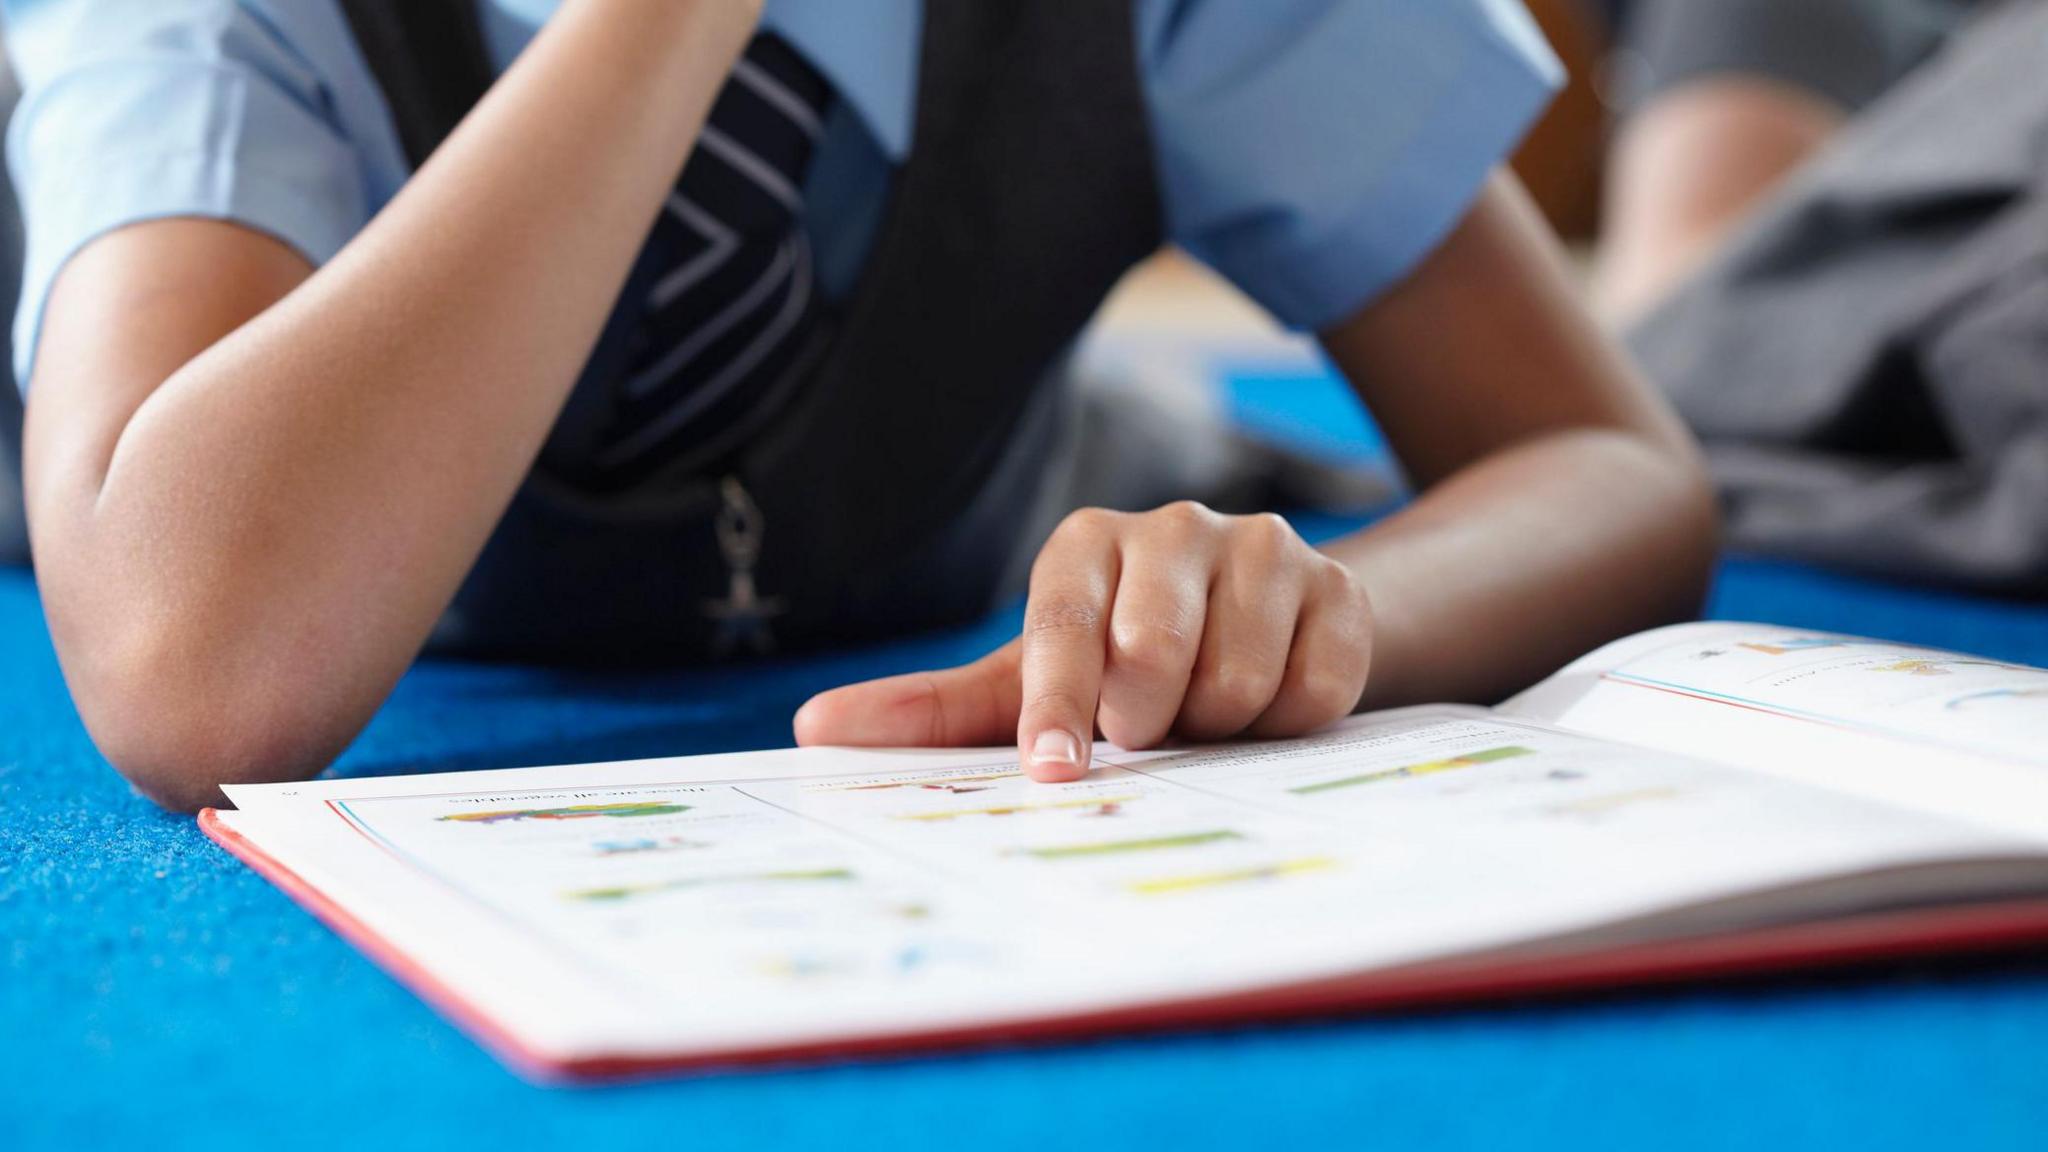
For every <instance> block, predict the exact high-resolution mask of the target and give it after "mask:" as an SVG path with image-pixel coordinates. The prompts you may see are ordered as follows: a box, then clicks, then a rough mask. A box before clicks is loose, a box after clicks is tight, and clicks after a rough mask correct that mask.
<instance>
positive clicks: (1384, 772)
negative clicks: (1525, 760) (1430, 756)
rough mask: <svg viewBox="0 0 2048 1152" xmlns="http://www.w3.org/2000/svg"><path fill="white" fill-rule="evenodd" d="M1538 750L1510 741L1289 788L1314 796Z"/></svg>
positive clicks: (1516, 756)
mask: <svg viewBox="0 0 2048 1152" xmlns="http://www.w3.org/2000/svg"><path fill="white" fill-rule="evenodd" d="M1535 754H1536V750H1535V749H1533V748H1524V747H1522V746H1521V745H1519V744H1511V745H1507V746H1504V747H1500V748H1488V749H1486V750H1484V751H1481V752H1467V753H1465V754H1464V755H1462V756H1451V757H1448V758H1446V759H1443V760H1428V761H1424V762H1422V763H1420V764H1403V765H1402V766H1400V767H1398V768H1381V769H1377V770H1375V771H1372V772H1361V773H1358V774H1357V775H1354V776H1340V777H1338V778H1337V779H1335V780H1322V781H1318V782H1316V783H1314V784H1302V785H1299V786H1297V787H1294V788H1289V789H1288V791H1289V792H1292V793H1294V794H1295V795H1296V796H1313V795H1316V794H1317V793H1320V792H1335V791H1338V790H1339V789H1344V788H1357V787H1361V786H1363V785H1367V784H1384V783H1386V782H1388V781H1390V780H1412V779H1415V778H1417V777H1421V776H1435V775H1437V774H1439V773H1443V772H1457V771H1460V770H1463V769H1466V768H1477V767H1479V766H1480V765H1482V764H1492V763H1495V762H1497V761H1501V760H1513V759H1516V758H1518V757H1522V756H1533V755H1535Z"/></svg>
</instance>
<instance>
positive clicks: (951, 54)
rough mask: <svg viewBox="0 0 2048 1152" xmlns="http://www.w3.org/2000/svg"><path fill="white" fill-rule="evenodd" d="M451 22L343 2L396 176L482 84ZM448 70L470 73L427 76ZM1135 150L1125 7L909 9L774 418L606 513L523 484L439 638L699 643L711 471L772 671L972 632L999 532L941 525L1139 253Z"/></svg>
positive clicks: (719, 569)
mask: <svg viewBox="0 0 2048 1152" xmlns="http://www.w3.org/2000/svg"><path fill="white" fill-rule="evenodd" d="M444 4H445V5H447V6H448V10H451V11H452V10H460V11H461V13H462V14H463V15H464V17H465V19H464V20H463V21H462V22H461V23H463V24H466V25H467V28H466V29H465V30H461V31H460V32H459V33H456V35H459V36H460V37H461V39H460V40H459V41H457V42H452V43H451V42H449V41H448V40H447V37H448V36H449V35H451V33H449V32H448V29H449V28H450V27H453V24H452V23H451V22H449V21H447V20H445V19H444V20H441V21H439V22H438V23H439V25H440V31H438V32H420V31H416V30H408V29H407V28H406V25H408V24H417V23H418V20H417V17H416V15H414V13H416V12H417V11H418V10H420V9H424V8H432V7H437V6H441V5H444ZM473 4H474V0H344V7H345V8H346V9H348V10H349V14H350V17H351V19H352V21H353V22H354V23H355V26H356V29H357V36H358V40H359V41H360V42H361V44H362V46H363V48H364V52H365V56H366V57H367V58H368V60H369V61H370V64H371V66H372V69H373V70H374V71H375V72H376V73H377V75H378V79H379V81H380V83H381V84H382V85H383V87H384V89H385V92H386V95H387V97H388V98H389V99H390V102H391V104H392V108H393V114H394V117H395V119H396V121H397V124H398V128H399V134H400V138H401V139H402V140H403V141H404V142H405V143H406V146H407V148H408V150H409V151H410V152H411V153H412V154H413V156H414V160H415V163H416V164H417V163H418V161H419V160H420V159H423V158H424V156H425V155H426V154H427V153H428V152H430V151H431V150H432V148H433V147H434V146H435V145H436V144H438V142H439V141H440V140H441V139H442V138H444V137H445V135H446V134H447V132H448V131H449V130H451V129H452V127H453V125H454V124H455V122H456V121H458V120H459V119H460V116H461V114H462V113H464V112H466V110H467V108H468V107H469V106H470V105H471V104H473V103H474V101H475V99H476V98H477V97H478V96H479V95H480V94H481V91H482V89H481V88H480V87H478V85H479V84H483V85H487V84H488V83H489V72H488V63H487V62H485V63H484V64H483V66H482V69H481V72H480V71H479V68H478V62H480V61H482V60H483V57H482V48H481V38H480V37H479V36H477V35H476V33H475V30H474V21H475V10H474V7H473ZM437 41H438V42H437ZM455 52H459V53H461V54H462V57H463V59H465V60H466V61H467V63H466V64H464V65H462V66H461V67H458V68H453V69H451V68H448V67H446V66H445V62H446V61H448V60H449V59H450V58H451V57H450V55H449V54H450V53H455ZM424 61H435V62H436V64H435V67H433V68H428V67H423V66H422V65H423V62H424ZM1152 155H1153V153H1152V146H1151V140H1150V138H1149V125H1148V121H1147V116H1146V112H1145V107H1144V104H1143V99H1142V94H1141V91H1140V81H1139V75H1138V68H1137V55H1136V46H1135V43H1134V34H1133V27H1132V14H1131V11H1130V6H1129V3H1128V0H1125V2H1117V3H1111V2H1105V0H1028V2H1027V0H930V2H929V3H927V4H926V5H925V27H924V33H923V44H922V49H921V54H920V71H919V91H918V97H917V112H916V133H915V138H914V141H913V145H912V150H911V153H910V155H909V157H908V159H907V160H906V162H905V163H904V165H903V167H902V168H901V169H900V171H899V172H898V173H897V174H896V179H895V182H894V186H893V189H892V193H891V199H890V203H889V206H888V209H887V212H886V215H885V219H884V222H883V224H882V226H881V229H880V231H879V233H878V234H877V236H876V238H875V241H874V245H873V247H872V249H871V251H870V253H869V255H868V261H867V264H866V266H865V268H864V269H863V270H862V273H861V277H860V281H859V284H858V287H857V288H856V289H855V291H854V292H853V293H852V294H851V296H850V298H849V299H848V300H847V301H846V302H845V304H844V305H843V306H842V307H841V308H840V309H838V310H837V315H836V316H834V317H833V318H832V319H831V320H830V321H829V322H828V323H826V324H825V325H823V326H822V330H821V331H820V332H819V333H818V334H817V335H816V336H815V338H814V341H813V347H812V348H811V349H810V350H809V351H810V353H811V355H810V359H809V363H810V365H811V366H810V368H809V369H808V370H807V371H806V372H805V374H804V378H803V380H802V381H801V383H800V385H799V388H800V393H799V396H798V399H797V400H796V401H795V402H794V403H792V404H791V405H790V406H789V408H787V409H786V410H785V411H784V414H783V415H781V416H780V417H778V418H777V420H776V422H775V423H774V425H773V426H772V427H770V428H769V429H767V430H766V431H765V432H764V433H762V434H761V435H760V436H759V437H758V438H757V439H756V440H755V441H754V442H753V443H752V444H750V445H749V446H747V447H746V448H745V449H744V450H743V451H741V452H740V453H739V454H738V455H737V456H736V457H735V458H734V459H733V460H732V461H731V462H730V465H729V466H727V467H724V468H721V469H720V470H719V471H720V472H721V473H722V475H705V476H699V477H686V478H678V479H676V481H675V482H673V483H669V484H665V485H662V486H660V487H659V488H658V489H657V490H655V491H653V492H652V493H637V494H634V495H631V496H627V497H623V498H620V497H610V496H607V497H595V496H586V495H583V494H580V493H578V492H576V491H575V490H573V489H572V488H571V487H570V486H568V485H566V484H563V483H560V482H557V481H555V480H553V479H551V478H550V477H549V475H548V474H547V471H546V469H545V468H544V467H543V468H539V469H536V471H535V473H534V475H533V476H532V477H531V478H530V479H529V481H528V483H527V484H526V485H525V487H524V488H523V489H522V491H521V492H520V494H519V495H518V497H517V498H516V499H515V500H514V502H513V504H512V506H511V508H510V509H509V510H508V511H507V513H506V515H505V517H504V519H503V521H501V523H500V525H499V527H498V530H497V531H496V533H495V534H494V535H493V537H492V539H491V541H490V543H489V544H488V545H486V547H485V549H484V552H483V554H482V556H481V557H480V558H479V560H478V562H477V566H476V568H475V569H474V570H473V572H472V573H471V575H470V577H469V579H468V580H467V581H466V582H465V584H464V586H463V588H462V590H461V592H460V593H459V594H458V595H457V598H456V601H455V604H454V605H453V607H451V609H450V611H449V613H448V616H447V618H446V619H445V620H444V621H443V624H442V627H441V629H440V630H439V632H438V633H437V639H438V641H439V642H440V644H441V645H442V646H444V647H448V648H456V649H463V650H472V651H488V652H494V653H501V654H518V655H532V656H546V657H549V658H555V659H562V658H578V657H586V658H602V659H620V658H628V659H630V658H655V659H677V658H688V657H690V656H692V655H695V654H697V653H700V652H702V651H705V650H707V649H708V648H709V647H711V646H712V645H713V643H714V642H715V632H716V627H715V625H714V624H713V623H711V622H710V621H709V620H707V618H706V615H705V612H704V606H705V604H706V603H707V602H709V601H711V600H713V599H715V598H718V597H720V596H722V595H723V594H724V593H725V591H726V590H727V587H728V582H729V575H730V574H729V571H728V568H727V565H726V563H725V561H724V559H723V558H722V557H721V555H720V553H719V550H718V547H717V545H716V538H715V534H714V527H713V520H714V517H715V515H716V514H717V512H718V510H719V506H720V497H719V481H720V480H721V479H723V478H724V477H727V476H730V477H736V478H738V479H739V480H740V481H741V482H742V483H743V484H744V486H745V487H746V489H747V490H748V492H749V493H750V494H751V496H752V498H753V500H754V502H755V503H756V504H757V505H758V506H759V509H760V511H761V514H762V519H763V522H764V524H765V533H764V535H763V540H762V551H761V555H760V560H759V566H758V569H757V583H758V585H759V587H760V590H761V592H762V593H763V594H764V595H765V596H769V597H774V598H777V599H779V600H780V601H781V602H782V604H783V605H784V609H785V610H784V612H783V614H782V615H781V616H780V617H779V618H778V619H777V620H776V621H775V624H774V631H775V634H776V636H777V638H778V641H779V643H780V646H781V647H782V648H783V649H784V650H787V649H791V648H802V647H807V646H812V645H815V644H818V643H822V642H846V641H854V640H861V639H868V638H874V637H879V636H884V635H890V634H896V633H901V632H904V631H908V630H914V629H920V628H930V627H937V626H942V625H946V624H951V623H957V622H960V621H963V620H966V619H970V618H972V617H973V616H975V615H977V614H979V613H981V612H984V611H986V609H987V607H988V605H989V602H990V598H991V596H992V594H993V592H994V589H995V585H996V582H997V580H998V578H999V576H1000V573H1001V570H1002V568H1003V567H1004V565H1005V564H1006V563H1007V562H1008V560H1009V559H1010V554H1011V551H1012V544H1013V541H1012V540H1010V539H1007V538H1004V529H1005V528H1006V527H1010V526H1006V525H1004V524H1002V523H1000V521H1001V520H1002V518H1001V517H996V518H995V519H996V520H997V521H998V522H997V523H995V524H993V525H989V526H987V527H986V528H985V529H984V530H983V531H981V532H980V535H981V536H983V537H986V538H984V539H971V540H962V539H960V538H959V537H960V532H959V531H958V526H959V524H960V516H961V514H962V513H963V512H964V511H965V510H966V509H967V508H968V507H969V505H970V503H978V504H980V505H984V506H985V505H986V503H987V502H988V500H989V499H990V497H991V496H992V495H994V496H996V497H997V498H998V499H1000V498H1001V497H1002V495H1003V494H992V493H990V492H989V491H988V490H987V489H988V487H989V484H990V478H991V477H992V476H994V475H996V474H997V468H996V465H997V463H998V462H999V461H1001V460H1003V459H1004V458H1005V456H1006V455H1007V454H1011V453H1014V452H1015V451H1018V450H1019V449H1020V446H1019V445H1017V444H1016V443H1014V441H1015V439H1016V437H1017V435H1018V434H1019V429H1020V427H1021V426H1022V420H1023V417H1024V415H1025V413H1026V411H1027V409H1029V408H1030V407H1031V406H1032V405H1033V401H1034V392H1036V391H1037V390H1038V389H1039V388H1040V387H1041V386H1042V385H1043V384H1044V382H1045V381H1046V380H1047V378H1048V376H1049V375H1050V370H1051V369H1052V368H1053V366H1054V365H1055V363H1056V361H1058V359H1059V358H1060V357H1061V356H1062V354H1063V353H1064V352H1065V350H1066V349H1067V348H1068V347H1069V346H1070V344H1071V343H1072V341H1073V339H1074V337H1075V336H1076V335H1077V334H1078V333H1079V331H1080V330H1081V328H1082V326H1083V325H1084V324H1086V323H1087V321H1088V319H1089V317H1090V316H1091V315H1092V314H1093V313H1094V312H1095V310H1096V307H1097V306H1098V305H1099V304H1100V302H1101V300H1102V298H1103V297H1104V296H1105V295H1106V294H1107V293H1108V291H1109V289H1110V288H1111V287H1112V286H1113V285H1114V284H1115V282H1116V281H1117V279H1118V278H1119V277H1120V276H1121V275H1122V274H1123V273H1124V271H1126V270H1127V269H1128V268H1129V267H1130V266H1131V265H1132V264H1134V263H1136V262H1137V261H1138V260H1139V259H1141V258H1143V257H1144V256H1146V255H1147V254H1149V253H1150V252H1152V251H1153V250H1154V249H1155V248H1156V247H1157V246H1158V245H1159V243H1160V241H1161V236H1162V227H1161V222H1160V209H1159V203H1158V192H1157V182H1156V179H1155V174H1154V171H1153V161H1152ZM600 355H602V352H600ZM1032 423H1033V424H1034V425H1042V424H1044V423H1045V422H1044V421H1033V422H1032ZM1023 449H1024V450H1029V446H1023ZM1030 471H1031V470H1030V469H1028V468H1027V469H1021V470H1020V469H1017V468H1014V467H1009V468H1004V469H1002V472H1003V473H1004V474H1019V476H1018V479H1017V480H1016V481H1013V482H1012V486H1015V487H1018V488H1019V491H1018V492H1017V493H1015V494H1014V495H1015V497H1016V504H1017V506H1018V507H1019V509H1020V511H1021V509H1022V508H1023V507H1025V506H1027V505H1028V503H1029V499H1030V495H1029V490H1030V489H1031V487H1033V485H1032V481H1033V480H1034V477H1032V476H1031V475H1030ZM983 519H987V518H986V517H984V518H983Z"/></svg>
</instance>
